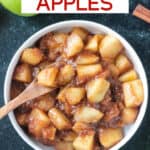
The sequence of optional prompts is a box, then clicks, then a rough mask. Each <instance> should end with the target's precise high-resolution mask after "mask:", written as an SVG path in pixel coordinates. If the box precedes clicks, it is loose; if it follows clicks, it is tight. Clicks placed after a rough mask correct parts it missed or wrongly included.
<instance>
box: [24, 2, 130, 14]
mask: <svg viewBox="0 0 150 150" xmlns="http://www.w3.org/2000/svg"><path fill="white" fill-rule="evenodd" d="M22 13H129V0H22Z"/></svg>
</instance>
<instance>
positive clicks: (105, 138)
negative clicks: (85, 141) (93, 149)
mask: <svg viewBox="0 0 150 150" xmlns="http://www.w3.org/2000/svg"><path fill="white" fill-rule="evenodd" d="M122 138H123V131H122V129H121V128H107V129H100V132H99V141H100V143H101V144H102V145H103V146H104V147H105V148H110V147H111V146H113V145H115V144H116V143H118V142H119V141H120V140H121V139H122Z"/></svg>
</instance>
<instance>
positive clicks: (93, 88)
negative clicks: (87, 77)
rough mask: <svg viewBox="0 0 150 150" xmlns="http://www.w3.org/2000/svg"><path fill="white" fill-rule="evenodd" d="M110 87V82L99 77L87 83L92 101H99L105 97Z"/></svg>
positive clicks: (87, 89) (88, 96) (88, 94)
mask: <svg viewBox="0 0 150 150" xmlns="http://www.w3.org/2000/svg"><path fill="white" fill-rule="evenodd" d="M109 87H110V83H109V82H108V81H107V80H105V79H103V78H97V79H94V80H91V81H89V82H88V83H87V85H86V91H87V98H88V101H89V102H90V103H99V102H101V101H102V100H103V99H104V96H105V94H106V93H107V91H108V89H109Z"/></svg>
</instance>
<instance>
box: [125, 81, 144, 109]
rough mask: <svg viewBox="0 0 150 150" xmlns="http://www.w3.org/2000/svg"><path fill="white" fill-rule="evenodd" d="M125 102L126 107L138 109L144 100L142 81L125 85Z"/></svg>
mask: <svg viewBox="0 0 150 150" xmlns="http://www.w3.org/2000/svg"><path fill="white" fill-rule="evenodd" d="M123 93H124V102H125V105H126V107H138V106H140V105H141V103H142V102H143V100H144V90H143V84H142V81H141V80H134V81H130V82H125V83H123Z"/></svg>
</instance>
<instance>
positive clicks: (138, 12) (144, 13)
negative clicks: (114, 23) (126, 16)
mask: <svg viewBox="0 0 150 150" xmlns="http://www.w3.org/2000/svg"><path fill="white" fill-rule="evenodd" d="M133 15H134V16H136V17H138V18H140V19H142V20H144V21H145V22H147V23H150V10H149V9H148V8H145V7H144V6H143V5H141V4H138V5H137V7H136V8H135V10H134V11H133Z"/></svg>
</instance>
